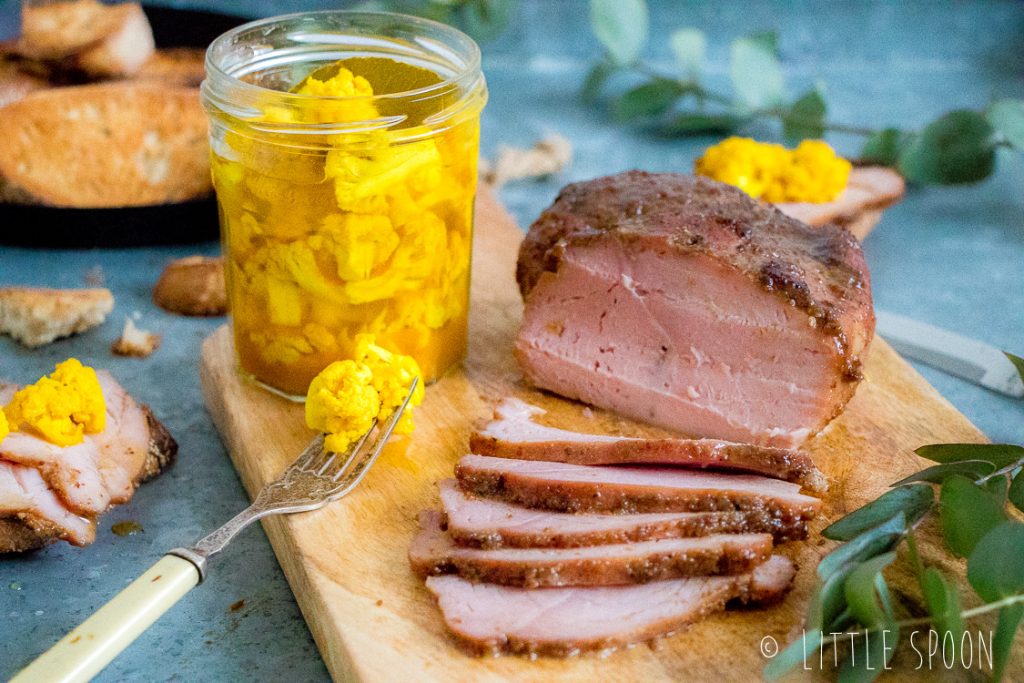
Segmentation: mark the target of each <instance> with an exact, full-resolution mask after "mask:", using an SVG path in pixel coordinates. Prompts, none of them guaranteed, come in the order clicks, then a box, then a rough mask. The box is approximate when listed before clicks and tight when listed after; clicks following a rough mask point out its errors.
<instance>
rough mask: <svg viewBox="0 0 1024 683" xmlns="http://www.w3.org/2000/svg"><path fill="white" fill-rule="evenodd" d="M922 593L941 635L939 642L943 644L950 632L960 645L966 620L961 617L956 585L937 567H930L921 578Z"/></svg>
mask: <svg viewBox="0 0 1024 683" xmlns="http://www.w3.org/2000/svg"><path fill="white" fill-rule="evenodd" d="M921 592H922V593H923V594H924V600H925V603H926V604H927V605H928V614H930V615H931V618H932V626H934V627H935V632H936V633H938V634H939V642H942V640H943V637H944V636H945V634H946V632H949V633H950V634H952V636H953V642H954V643H959V642H960V639H961V638H962V636H963V632H964V620H963V617H962V616H961V615H960V609H961V608H960V593H959V592H958V591H957V589H956V584H954V583H953V582H952V581H950V580H949V579H947V578H946V577H945V576H943V575H942V572H940V571H939V570H938V569H936V568H935V567H928V568H927V569H925V570H924V574H923V575H922V576H921Z"/></svg>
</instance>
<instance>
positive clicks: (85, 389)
mask: <svg viewBox="0 0 1024 683" xmlns="http://www.w3.org/2000/svg"><path fill="white" fill-rule="evenodd" d="M3 412H4V413H5V415H6V421H7V422H8V423H9V428H10V429H11V430H12V431H20V430H22V429H28V430H30V431H33V432H36V433H37V434H38V435H39V436H41V437H43V438H44V439H46V440H47V441H49V442H50V443H54V444H56V445H58V446H73V445H75V444H79V443H82V441H83V440H84V439H85V435H86V434H98V433H99V432H102V431H103V429H104V428H105V427H106V424H107V406H106V402H105V401H104V399H103V391H102V389H100V383H99V380H98V379H97V377H96V371H95V370H93V369H92V368H90V367H87V366H84V365H82V364H81V363H80V362H79V361H77V360H76V359H74V358H70V359H68V360H66V361H64V362H63V363H58V364H57V367H56V369H55V370H54V372H53V373H52V374H51V375H49V376H48V377H43V378H42V379H40V380H39V381H38V382H36V383H35V384H31V385H29V386H27V387H25V388H24V389H21V390H20V391H18V392H17V393H16V394H14V397H13V398H12V399H11V402H10V403H8V404H7V406H6V407H5V408H4V411H3Z"/></svg>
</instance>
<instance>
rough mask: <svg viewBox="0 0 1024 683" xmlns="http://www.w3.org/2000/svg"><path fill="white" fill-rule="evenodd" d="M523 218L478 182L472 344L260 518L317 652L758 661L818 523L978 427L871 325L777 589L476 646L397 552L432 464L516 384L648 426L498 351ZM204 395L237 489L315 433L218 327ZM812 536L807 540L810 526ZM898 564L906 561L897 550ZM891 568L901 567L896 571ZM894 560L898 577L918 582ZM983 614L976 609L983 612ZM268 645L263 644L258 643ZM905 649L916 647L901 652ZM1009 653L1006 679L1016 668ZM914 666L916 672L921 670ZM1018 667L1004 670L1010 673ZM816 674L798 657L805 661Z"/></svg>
mask: <svg viewBox="0 0 1024 683" xmlns="http://www.w3.org/2000/svg"><path fill="white" fill-rule="evenodd" d="M521 237H522V233H521V232H520V230H519V229H518V228H517V226H516V225H515V223H514V221H513V220H512V219H511V217H510V216H509V215H508V214H507V213H506V211H505V210H504V209H503V208H502V207H501V205H500V204H499V203H498V202H497V201H496V200H495V198H494V196H493V195H492V193H491V192H490V191H489V190H488V189H487V188H482V191H481V195H480V197H479V199H478V204H477V219H476V239H475V244H474V250H473V290H472V300H473V304H472V313H471V319H470V350H469V357H468V359H467V360H466V363H465V366H464V368H462V369H461V370H459V371H456V372H453V373H451V374H449V375H448V376H446V377H444V378H443V379H441V380H440V381H438V382H436V383H435V384H434V385H432V386H431V387H429V388H428V389H427V395H426V400H425V401H424V403H423V405H422V406H421V407H419V408H418V409H417V410H416V414H415V417H416V424H417V428H416V431H415V433H414V434H413V435H412V436H411V437H407V438H403V439H399V440H397V441H396V442H395V443H393V444H391V445H389V446H388V448H387V449H386V451H385V452H384V454H383V455H382V457H381V459H380V461H379V462H378V463H377V465H376V466H375V467H374V469H373V470H372V471H371V472H370V474H369V475H368V476H367V478H366V480H365V481H364V483H363V484H362V485H361V486H360V487H359V489H357V490H356V491H355V492H354V493H352V494H351V495H350V496H348V497H347V498H345V499H344V500H342V501H340V502H338V503H335V504H332V505H331V506H329V507H328V508H326V509H324V510H321V511H319V512H315V513H311V514H304V515H294V516H290V517H276V518H271V519H268V520H265V521H264V525H265V528H266V531H267V535H268V536H269V537H270V541H271V543H272V544H273V547H274V551H275V552H276V553H277V557H278V559H279V561H280V563H281V566H282V568H283V569H284V572H285V575H286V576H287V578H288V581H289V582H290V583H291V587H292V590H293V591H294V592H295V596H296V598H297V600H298V602H299V605H300V606H301V608H302V612H303V614H304V615H305V618H306V621H307V622H308V624H309V627H310V630H311V631H312V632H313V636H314V638H315V639H316V642H317V644H318V645H319V647H320V652H321V653H322V654H323V657H324V660H325V661H326V663H327V667H328V668H329V669H330V672H331V674H332V675H333V676H334V678H335V679H337V680H343V679H350V678H352V679H359V680H369V681H397V680H416V681H426V680H437V681H445V682H446V683H452V682H454V681H469V680H472V681H488V680H495V681H496V680H556V679H557V680H559V681H564V680H570V681H577V680H578V681H597V680H602V681H604V680H626V679H628V680H643V681H655V680H666V681H667V680H676V681H679V680H684V679H685V680H706V681H750V680H757V679H759V678H760V671H761V668H762V667H763V666H764V664H765V659H764V658H763V657H762V655H761V654H760V651H759V643H760V642H761V640H762V638H764V637H765V636H771V637H773V638H775V639H776V640H777V641H778V642H779V643H782V644H784V643H785V642H786V641H788V640H789V638H790V637H791V636H792V634H793V633H795V632H797V631H798V630H799V629H800V627H801V624H802V615H803V614H804V611H805V608H806V604H807V600H808V597H809V594H810V592H811V590H812V589H813V586H814V578H813V570H814V567H815V565H816V564H817V561H818V558H819V557H820V556H822V555H823V554H825V553H826V552H827V551H828V550H829V549H830V547H831V545H832V544H831V543H827V542H825V541H822V540H820V539H819V537H818V536H817V533H816V532H817V530H819V529H820V528H822V527H823V526H824V525H825V523H826V522H827V520H830V519H834V518H836V517H837V516H840V515H842V514H844V513H846V512H847V511H849V510H852V509H854V508H856V507H859V506H860V505H861V504H863V503H864V502H865V501H867V500H869V499H872V498H874V497H876V496H878V495H879V494H880V493H881V492H883V491H884V490H885V488H886V487H887V485H888V484H890V483H891V482H893V481H895V480H897V479H899V478H901V477H902V476H903V475H905V474H907V473H909V472H912V471H914V470H917V469H919V468H921V467H922V466H923V464H922V463H923V461H922V460H920V459H919V458H918V457H917V456H916V455H914V454H913V452H912V451H913V449H914V448H916V447H918V446H920V445H922V444H926V443H936V442H950V441H983V440H984V436H983V435H982V433H981V432H979V431H978V429H976V428H975V427H974V426H973V425H971V423H970V422H968V420H967V419H966V418H965V417H964V416H963V415H961V414H960V413H958V412H957V411H956V410H955V409H954V408H953V407H952V406H951V405H950V404H949V403H948V402H947V401H946V400H945V399H943V398H942V397H941V396H940V395H939V394H938V393H937V392H936V391H935V389H933V388H932V387H931V386H930V385H929V384H928V383H927V382H925V381H924V379H922V378H921V376H920V375H918V374H917V373H916V372H915V371H914V370H913V369H912V368H911V367H910V366H909V365H908V364H907V363H906V362H905V361H903V360H902V359H901V358H900V357H899V356H898V355H897V354H896V353H895V352H894V351H893V350H892V349H891V348H890V347H889V346H888V345H887V344H886V343H885V342H884V341H882V340H881V339H877V338H876V339H875V341H874V343H873V346H872V349H871V353H870V356H869V358H868V362H867V364H866V371H865V374H866V380H865V381H864V383H863V384H862V385H861V387H860V388H859V390H858V392H857V395H856V397H855V398H854V399H853V401H852V402H851V403H850V405H849V407H848V408H847V410H846V412H845V413H844V414H843V415H842V416H841V417H840V418H839V419H837V420H836V421H835V422H834V423H833V424H832V425H831V426H830V427H829V428H828V429H827V430H826V432H825V433H823V434H822V435H820V436H819V437H817V438H816V439H814V440H813V441H812V442H811V444H810V446H809V450H810V451H811V452H812V453H813V456H814V458H815V460H816V462H817V463H818V465H819V466H820V467H821V469H822V470H823V471H824V472H825V473H826V474H827V475H829V477H831V479H832V481H833V484H832V488H831V490H830V492H829V493H828V495H827V496H826V507H825V511H824V514H823V515H822V518H821V520H819V523H817V524H816V526H815V529H814V531H815V533H814V534H812V540H811V541H808V542H806V543H799V544H789V546H787V547H786V548H785V552H787V553H789V554H791V555H792V556H793V557H794V558H795V559H796V560H797V562H798V563H799V564H800V565H801V567H802V569H801V571H800V574H799V577H798V580H797V583H796V586H795V588H794V590H793V592H792V593H791V594H790V596H789V597H788V598H787V600H786V601H785V602H784V603H783V604H782V605H780V606H778V607H775V608H772V609H768V610H756V611H735V612H727V613H725V614H722V615H718V616H715V617H712V618H710V619H708V620H706V621H704V622H702V623H700V624H698V625H695V626H694V627H692V628H690V629H689V630H687V631H685V632H683V633H680V634H678V635H675V636H673V637H670V638H668V639H665V640H663V641H660V642H659V643H657V644H656V645H655V646H653V647H647V646H641V647H636V648H633V649H630V650H625V651H622V652H618V653H615V654H612V655H611V656H609V657H606V658H598V657H582V658H578V659H575V660H565V661H559V660H539V661H530V660H528V659H525V658H518V657H506V658H499V659H478V658H474V657H471V656H468V655H465V654H463V653H462V652H461V651H460V650H458V649H457V648H456V647H455V646H454V645H453V642H452V641H451V640H450V638H449V636H448V635H447V633H446V631H445V629H444V626H443V624H442V620H441V617H440V613H439V612H438V610H437V608H436V606H435V605H434V602H433V600H432V598H431V596H430V595H429V593H428V592H427V591H426V589H425V588H424V587H423V585H422V583H421V582H420V581H419V580H417V579H416V578H415V577H414V576H413V574H412V573H411V572H410V570H409V568H408V564H407V561H406V549H407V547H408V544H409V541H410V539H411V538H412V537H413V534H414V533H415V531H416V521H415V520H416V514H417V512H418V511H419V510H421V509H423V508H425V507H431V506H436V505H437V504H438V499H437V487H436V486H435V482H436V481H438V480H439V479H442V478H445V477H449V476H451V475H452V469H453V466H454V464H455V462H456V461H457V460H458V458H459V457H460V456H461V455H463V454H464V453H465V452H466V450H467V444H468V435H469V430H470V427H471V425H472V424H473V423H474V421H476V420H478V419H481V418H485V417H488V416H489V414H490V406H491V405H492V404H493V403H494V402H496V401H497V400H498V399H500V398H501V397H503V396H506V395H510V394H515V395H519V396H522V397H524V398H527V399H528V400H531V401H534V402H536V403H538V404H540V405H543V406H544V407H546V408H548V409H549V417H551V418H552V420H553V421H554V422H557V423H558V424H560V425H563V426H566V427H568V428H578V429H580V430H581V431H587V430H597V429H608V430H619V431H621V432H622V433H628V434H638V433H645V432H647V433H660V432H658V431H657V430H653V429H650V428H643V427H640V426H638V425H634V424H630V423H628V422H625V421H623V420H619V419H616V418H614V417H612V416H609V415H605V414H602V413H599V412H597V411H595V415H594V416H592V417H588V416H584V415H583V414H582V412H581V407H580V406H578V405H575V404H571V403H569V402H566V401H561V400H559V399H556V398H554V397H551V396H547V395H542V394H540V393H537V392H534V391H532V390H530V389H529V388H528V387H526V386H525V385H523V384H522V381H521V379H520V376H519V372H518V369H517V367H516V364H515V361H514V360H513V358H512V355H511V347H512V340H513V337H514V334H515V332H516V329H517V326H518V324H519V320H520V315H521V311H522V304H521V301H520V297H519V292H518V289H517V287H516V283H515V280H514V276H513V273H514V266H515V260H516V252H517V247H518V244H519V241H520V239H521ZM202 384H203V392H204V395H205V398H206V404H207V406H208V407H209V410H210V413H211V415H212V416H213V419H214V421H215V423H216V424H217V427H218V428H219V429H220V432H221V434H222V435H223V438H224V442H225V444H226V446H227V448H228V451H229V452H230V454H231V458H232V460H233V461H234V463H235V467H236V468H237V469H238V472H239V475H240V476H241V478H242V482H243V483H244V485H245V487H246V489H247V490H248V491H249V493H250V495H252V494H253V493H254V492H256V491H257V490H258V489H259V488H260V487H261V486H262V485H263V484H264V483H265V482H267V481H268V480H271V479H273V478H274V477H276V476H277V475H278V474H279V473H280V472H281V470H282V469H283V468H284V467H285V466H286V465H287V464H288V463H289V462H290V461H291V460H292V459H293V458H294V457H295V456H296V454H298V453H299V451H300V450H301V449H302V447H303V446H304V445H305V444H306V443H307V442H308V441H309V439H310V437H311V436H312V435H311V433H310V432H309V431H308V430H307V429H306V427H305V425H304V422H303V416H302V407H301V406H300V405H297V404H294V403H290V402H288V401H286V400H284V399H281V398H278V397H276V396H274V395H272V394H270V393H268V392H265V391H263V390H260V389H259V388H257V387H255V386H253V385H250V384H249V383H247V382H245V381H243V380H241V379H240V378H239V377H238V375H237V374H236V373H235V361H234V352H233V349H232V343H231V336H230V334H229V330H228V329H227V327H223V328H221V329H219V330H218V331H217V332H215V333H214V334H213V335H212V336H211V337H210V338H209V339H207V340H206V342H205V344H204V345H203V358H202ZM815 539H818V540H815ZM937 539H938V537H937V535H936V532H935V530H934V529H926V530H924V531H923V534H922V538H921V540H922V546H923V551H924V555H925V557H926V558H930V559H933V560H935V561H937V562H938V563H939V564H941V565H942V566H944V567H945V568H946V569H949V570H952V571H957V572H959V573H960V574H962V571H963V567H962V566H955V565H954V563H953V562H952V561H950V560H948V559H944V556H945V553H943V552H941V550H940V549H939V546H938V540H937ZM904 564H905V563H904ZM896 573H897V574H898V572H896ZM908 579H909V577H908V576H906V575H903V576H895V578H894V580H893V585H894V588H895V590H896V591H897V594H898V593H899V591H900V590H902V589H903V587H904V586H907V588H906V591H907V592H908V593H909V595H912V596H913V595H917V591H916V590H915V589H914V588H913V587H912V586H909V584H908ZM988 627H989V626H988V625H986V628H988ZM267 655H268V656H273V652H268V653H267ZM903 659H905V660H906V666H909V667H913V666H915V665H916V664H917V658H916V655H914V654H913V653H912V652H910V653H909V654H908V656H907V657H904V658H903ZM1021 664H1022V663H1021V662H1020V661H1018V662H1016V663H1015V666H1016V667H1017V668H1016V671H1013V672H1011V674H1010V676H1008V678H1009V679H1016V680H1021V678H1019V677H1018V676H1024V673H1021V671H1022V669H1024V667H1022V665H1021ZM918 673H919V674H920V677H921V678H927V677H928V676H927V675H926V674H928V673H929V672H928V671H927V670H923V671H921V672H918ZM1015 674H1016V675H1015ZM805 675H808V676H812V677H816V676H813V674H805Z"/></svg>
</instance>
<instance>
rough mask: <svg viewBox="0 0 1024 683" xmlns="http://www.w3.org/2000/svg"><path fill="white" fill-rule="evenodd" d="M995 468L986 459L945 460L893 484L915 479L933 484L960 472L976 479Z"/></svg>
mask: <svg viewBox="0 0 1024 683" xmlns="http://www.w3.org/2000/svg"><path fill="white" fill-rule="evenodd" d="M995 469H996V466H995V465H993V464H992V463H990V462H988V461H987V460H957V461H955V462H947V463H945V464H943V465H934V466H933V467H928V468H926V469H923V470H921V471H920V472H914V473H913V474H911V475H910V476H909V477H905V478H904V479H900V480H899V481H898V482H896V483H895V484H893V486H900V485H902V484H910V483H913V482H916V481H928V482H931V483H933V484H941V483H942V482H943V481H945V479H946V477H949V476H952V475H954V474H962V475H964V476H965V477H967V478H968V479H978V478H980V477H983V476H985V475H986V474H990V473H991V472H993V471H994V470H995Z"/></svg>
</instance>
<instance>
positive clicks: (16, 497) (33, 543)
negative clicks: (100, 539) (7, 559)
mask: <svg viewBox="0 0 1024 683" xmlns="http://www.w3.org/2000/svg"><path fill="white" fill-rule="evenodd" d="M95 537H96V524H95V522H94V521H93V520H92V519H89V518H86V517H80V516H78V515H76V514H74V513H73V512H71V510H69V509H68V508H67V506H66V505H65V504H64V502H63V501H61V499H60V498H58V497H57V496H56V495H55V494H54V493H53V491H52V490H50V488H49V486H47V484H46V481H45V480H44V479H43V477H42V475H41V474H40V473H39V471H38V470H37V469H35V468H33V467H26V466H24V465H16V464H14V463H10V462H5V461H3V460H0V552H11V551H18V550H29V549H31V548H35V547H38V540H39V539H40V538H44V539H47V540H55V539H58V538H60V539H64V540H65V541H67V542H68V543H72V544H74V545H88V544H89V543H92V541H93V539H94V538H95Z"/></svg>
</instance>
